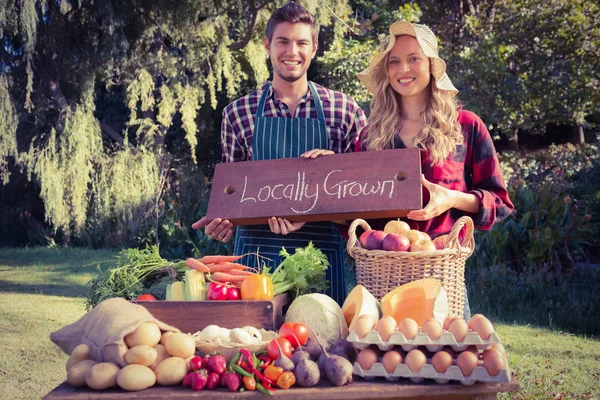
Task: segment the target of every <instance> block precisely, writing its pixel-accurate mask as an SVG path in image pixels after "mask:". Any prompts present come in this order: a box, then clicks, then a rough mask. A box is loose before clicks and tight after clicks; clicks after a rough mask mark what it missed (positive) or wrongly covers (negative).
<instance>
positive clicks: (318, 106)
mask: <svg viewBox="0 0 600 400" xmlns="http://www.w3.org/2000/svg"><path fill="white" fill-rule="evenodd" d="M308 88H309V89H310V92H311V93H312V96H313V99H314V102H315V107H316V109H317V116H318V117H319V122H320V123H321V126H322V127H324V128H325V127H326V126H327V124H326V123H325V113H324V112H323V106H322V105H321V99H319V95H318V94H317V89H315V87H314V86H313V83H312V82H311V81H308Z"/></svg>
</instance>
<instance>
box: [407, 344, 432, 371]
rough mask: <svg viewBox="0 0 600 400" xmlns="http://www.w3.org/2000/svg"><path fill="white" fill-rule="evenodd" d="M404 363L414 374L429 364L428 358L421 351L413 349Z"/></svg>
mask: <svg viewBox="0 0 600 400" xmlns="http://www.w3.org/2000/svg"><path fill="white" fill-rule="evenodd" d="M404 362H405V364H406V365H407V366H408V369H410V370H411V371H412V372H419V371H420V370H421V368H422V367H423V365H425V364H426V363H427V357H425V354H423V352H422V351H421V350H419V349H412V350H411V351H409V352H408V354H407V355H406V359H405V360H404Z"/></svg>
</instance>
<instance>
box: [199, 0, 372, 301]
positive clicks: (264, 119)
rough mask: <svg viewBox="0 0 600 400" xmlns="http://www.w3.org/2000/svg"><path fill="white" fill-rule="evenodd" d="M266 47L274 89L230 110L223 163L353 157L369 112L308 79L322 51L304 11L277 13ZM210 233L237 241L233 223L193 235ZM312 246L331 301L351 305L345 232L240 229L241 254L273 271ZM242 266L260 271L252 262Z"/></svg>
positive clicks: (276, 221) (273, 223) (296, 227)
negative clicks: (324, 265)
mask: <svg viewBox="0 0 600 400" xmlns="http://www.w3.org/2000/svg"><path fill="white" fill-rule="evenodd" d="M264 45H265V49H266V51H267V54H268V55H269V57H270V59H271V64H272V66H273V81H272V82H267V83H266V84H265V85H263V86H262V88H260V89H259V90H256V91H254V92H252V93H250V94H249V95H247V96H244V97H242V98H240V99H238V100H236V101H234V102H233V103H231V104H229V105H228V106H227V107H226V108H225V109H224V110H223V121H222V124H221V146H222V158H221V161H222V162H236V161H250V160H269V159H276V158H289V157H299V156H302V157H305V158H316V157H318V156H320V155H325V154H333V153H346V152H352V151H354V143H355V142H356V139H357V137H358V134H359V133H360V131H361V129H362V128H363V127H364V126H365V124H366V119H365V115H364V113H363V111H362V110H361V109H360V107H359V106H358V105H357V104H356V102H355V101H354V100H352V99H351V98H350V97H348V96H346V95H344V94H342V93H339V92H335V91H333V90H329V89H327V88H324V87H322V86H320V85H317V84H316V83H313V82H309V81H308V78H307V70H308V67H309V66H310V62H311V60H312V59H313V57H314V56H315V54H316V52H317V46H318V43H317V24H316V21H315V18H314V16H313V15H312V14H310V13H309V12H308V11H307V10H306V9H305V8H303V7H302V6H300V5H299V4H297V3H288V4H286V5H284V6H283V7H281V8H279V9H277V10H275V12H274V13H273V15H272V16H271V18H270V19H269V21H268V22H267V28H266V32H265V38H264ZM307 119H308V123H307ZM277 127H279V129H277ZM272 128H273V129H272ZM290 141H291V143H293V145H292V146H290V145H289V144H290ZM284 142H285V143H286V146H285V148H284V146H283V143H284ZM204 226H205V227H206V230H205V232H206V234H207V235H208V236H209V237H211V238H212V239H216V240H220V241H223V242H228V241H229V240H230V239H231V237H232V235H233V224H232V223H231V222H230V221H228V220H222V219H220V218H216V219H214V220H213V221H208V220H207V219H206V217H204V218H202V219H201V220H199V221H197V222H195V223H194V224H193V225H192V227H193V228H194V229H200V228H202V227H204ZM309 241H312V242H313V243H314V245H315V247H317V248H319V249H321V250H322V251H323V252H324V253H325V254H326V255H327V256H328V259H329V262H330V263H331V267H330V268H329V270H328V273H327V277H328V279H329V285H330V290H329V291H328V292H326V293H327V294H328V295H330V296H331V297H333V298H334V299H335V300H336V301H338V302H339V303H340V304H341V302H342V301H343V300H344V298H345V278H344V252H345V249H344V246H343V241H342V238H341V236H340V235H339V232H338V231H337V229H336V228H335V227H334V226H333V225H332V224H331V223H329V222H327V223H308V224H305V223H304V222H296V223H293V222H290V221H288V220H286V219H283V218H276V217H272V218H270V219H269V225H259V226H249V227H242V226H240V227H238V229H237V233H236V241H235V246H234V253H235V254H238V255H239V254H247V253H250V252H256V251H257V249H258V250H259V254H260V255H262V256H265V257H268V258H269V259H272V260H273V261H272V262H270V263H269V266H275V267H276V266H277V265H279V263H280V262H281V257H280V256H279V251H280V250H281V248H282V247H286V248H287V249H288V251H289V252H290V253H292V254H293V252H294V248H296V247H305V246H306V245H308V242H309ZM247 257H250V256H247ZM263 260H264V259H262V258H261V262H260V264H262V262H263ZM242 263H246V265H252V266H255V265H257V263H256V261H253V260H249V259H246V257H245V258H244V259H243V260H242Z"/></svg>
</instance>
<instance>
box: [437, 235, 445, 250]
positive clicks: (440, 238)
mask: <svg viewBox="0 0 600 400" xmlns="http://www.w3.org/2000/svg"><path fill="white" fill-rule="evenodd" d="M447 241H448V235H442V236H438V237H436V238H435V239H433V244H435V248H436V249H438V250H444V249H445V248H446V242H447Z"/></svg>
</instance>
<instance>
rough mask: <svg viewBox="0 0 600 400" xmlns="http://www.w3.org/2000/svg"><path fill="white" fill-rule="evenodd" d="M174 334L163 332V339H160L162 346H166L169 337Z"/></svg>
mask: <svg viewBox="0 0 600 400" xmlns="http://www.w3.org/2000/svg"><path fill="white" fill-rule="evenodd" d="M172 334H173V332H171V331H166V332H163V333H162V335H161V337H160V344H162V345H163V346H164V345H165V342H166V341H167V338H168V337H169V336H171V335H172Z"/></svg>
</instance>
